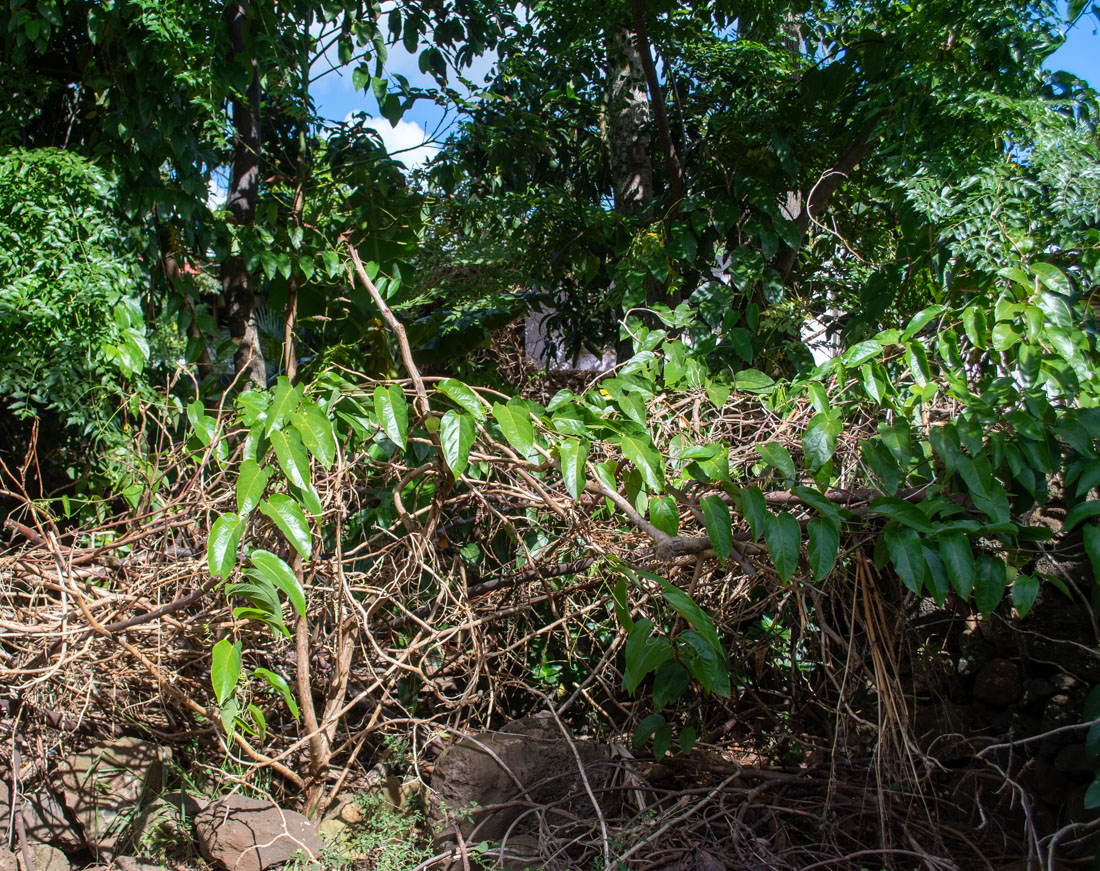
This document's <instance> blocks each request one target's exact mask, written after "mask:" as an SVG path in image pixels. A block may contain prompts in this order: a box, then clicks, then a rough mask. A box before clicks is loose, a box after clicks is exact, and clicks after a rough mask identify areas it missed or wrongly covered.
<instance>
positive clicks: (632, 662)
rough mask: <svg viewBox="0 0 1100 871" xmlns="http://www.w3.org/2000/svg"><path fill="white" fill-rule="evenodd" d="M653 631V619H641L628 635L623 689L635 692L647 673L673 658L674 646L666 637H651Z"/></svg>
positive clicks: (625, 649)
mask: <svg viewBox="0 0 1100 871" xmlns="http://www.w3.org/2000/svg"><path fill="white" fill-rule="evenodd" d="M652 631H653V623H652V621H650V620H639V621H638V622H637V623H635V624H634V628H633V629H632V630H631V631H630V635H629V636H628V637H627V640H626V647H625V648H624V657H625V660H626V668H624V669H623V689H624V690H626V692H628V693H633V692H634V690H636V689H637V688H638V684H640V683H641V682H642V681H643V680H644V679H645V676H646V675H647V674H649V673H650V672H651V671H653V670H654V669H655V668H657V667H658V666H659V665H661V664H662V663H663V662H666V661H668V660H670V659H672V646H671V645H670V644H669V643H668V641H667V640H666V639H664V638H651V637H650V633H651V632H652Z"/></svg>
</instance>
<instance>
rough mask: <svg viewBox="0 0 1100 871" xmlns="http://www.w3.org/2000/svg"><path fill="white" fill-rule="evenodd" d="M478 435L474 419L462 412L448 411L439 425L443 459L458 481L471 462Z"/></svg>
mask: <svg viewBox="0 0 1100 871" xmlns="http://www.w3.org/2000/svg"><path fill="white" fill-rule="evenodd" d="M476 435H477V424H476V423H475V422H474V418H473V417H472V416H471V415H469V414H466V413H464V412H461V411H454V410H451V411H448V412H447V413H446V414H445V415H443V420H442V421H441V422H440V424H439V438H440V442H441V443H442V445H443V457H444V459H446V461H447V465H448V466H450V469H451V474H453V475H454V476H455V480H457V479H458V478H459V477H460V476H461V475H462V473H463V472H465V471H466V466H467V465H468V464H469V462H470V448H471V447H472V446H473V444H474V437H475V436H476Z"/></svg>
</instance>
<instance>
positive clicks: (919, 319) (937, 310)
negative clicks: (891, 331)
mask: <svg viewBox="0 0 1100 871" xmlns="http://www.w3.org/2000/svg"><path fill="white" fill-rule="evenodd" d="M945 311H947V306H945V305H930V306H929V307H928V308H926V309H921V310H920V311H919V312H917V313H916V314H915V315H913V317H911V318H910V319H909V324H908V326H906V328H905V330H904V331H903V332H902V334H901V341H903V342H905V341H908V340H909V339H911V338H913V336H915V335H916V334H917V333H919V332H920V331H921V330H923V329H924V328H925V326H927V325H928V324H929V323H930V322H931V321H932V320H933V319H934V318H938V317H939V316H940V315H941V314H943V313H944V312H945Z"/></svg>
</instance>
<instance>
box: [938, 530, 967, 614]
mask: <svg viewBox="0 0 1100 871" xmlns="http://www.w3.org/2000/svg"><path fill="white" fill-rule="evenodd" d="M940 556H941V557H942V558H943V564H944V567H945V568H946V569H947V577H948V579H949V580H950V581H951V586H952V587H954V588H955V592H956V593H958V594H959V595H960V596H961V597H962V598H963V599H969V598H970V593H971V591H972V590H973V589H974V552H973V550H972V549H971V547H970V539H969V538H967V537H966V536H965V535H963V534H962V533H961V532H956V533H953V534H951V535H941V536H940Z"/></svg>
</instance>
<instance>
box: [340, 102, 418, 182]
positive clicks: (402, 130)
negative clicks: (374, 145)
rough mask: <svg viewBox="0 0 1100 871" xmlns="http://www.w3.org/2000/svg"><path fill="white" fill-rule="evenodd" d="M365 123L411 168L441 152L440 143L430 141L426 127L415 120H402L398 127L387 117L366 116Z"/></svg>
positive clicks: (389, 150)
mask: <svg viewBox="0 0 1100 871" xmlns="http://www.w3.org/2000/svg"><path fill="white" fill-rule="evenodd" d="M344 120H345V122H348V121H351V120H352V116H351V115H348V117H347V118H345V119H344ZM363 125H364V126H366V127H370V128H372V129H373V130H376V131H378V135H379V136H381V137H382V144H383V145H385V146H386V150H387V151H388V152H389V153H390V156H391V157H393V158H394V159H395V160H400V161H401V162H402V163H403V164H405V166H407V167H408V168H409V169H414V168H416V167H418V166H422V165H423V164H425V163H427V162H428V161H429V160H431V158H433V157H434V156H435V155H436V154H437V153H438V152H439V145H438V144H437V143H436V142H434V141H429V139H428V134H427V133H425V132H424V128H423V127H421V126H420V125H419V124H417V123H416V122H415V121H405V120H401V121H398V122H397V126H396V127H392V126H390V122H389V121H387V120H386V119H385V118H365V119H363Z"/></svg>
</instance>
